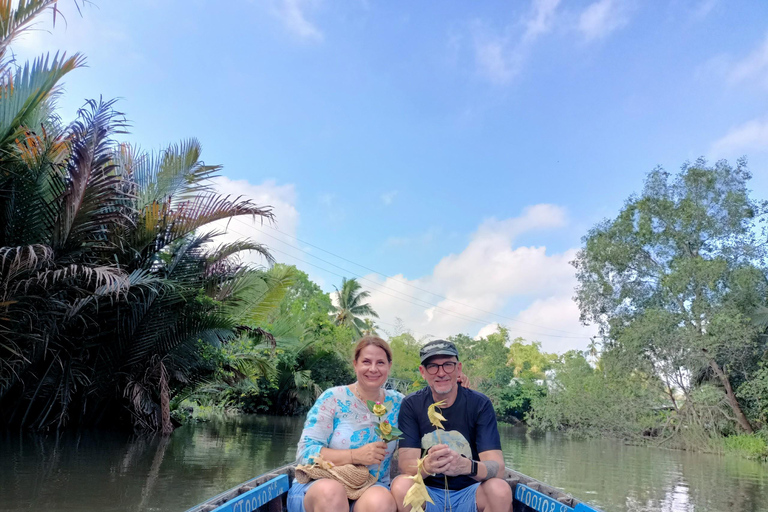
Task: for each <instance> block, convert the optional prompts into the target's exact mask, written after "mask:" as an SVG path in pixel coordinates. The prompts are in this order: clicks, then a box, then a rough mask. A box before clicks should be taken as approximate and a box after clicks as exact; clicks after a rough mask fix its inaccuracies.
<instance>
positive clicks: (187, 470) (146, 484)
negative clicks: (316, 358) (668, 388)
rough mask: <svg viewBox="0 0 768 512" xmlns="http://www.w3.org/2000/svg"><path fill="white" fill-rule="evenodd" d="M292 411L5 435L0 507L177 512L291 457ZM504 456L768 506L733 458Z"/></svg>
mask: <svg viewBox="0 0 768 512" xmlns="http://www.w3.org/2000/svg"><path fill="white" fill-rule="evenodd" d="M301 427H302V420H301V419H299V418H276V417H264V416H252V417H242V418H239V419H236V420H232V421H228V422H220V423H204V424H196V425H186V426H184V427H182V428H180V429H178V430H176V432H174V433H173V435H172V436H171V437H170V438H165V439H163V438H161V437H152V438H130V439H127V438H126V437H125V436H121V435H118V434H110V433H101V432H100V433H82V434H79V435H75V434H63V435H61V436H56V435H47V436H41V435H30V434H15V435H11V434H1V435H0V511H8V512H16V511H28V510H45V511H47V512H64V511H78V512H95V511H99V512H113V511H114V512H117V511H120V512H143V511H164V512H175V511H179V512H183V511H185V510H186V509H187V508H189V507H191V506H192V505H194V504H196V503H198V502H200V501H202V500H203V499H205V498H207V497H210V496H212V495H214V494H216V493H218V492H220V491H222V490H225V489H227V488H229V487H232V486H234V485H236V484H238V483H240V482H241V481H244V480H246V479H248V478H250V477H252V476H255V475H257V474H259V473H263V472H265V471H267V470H269V469H271V468H275V467H277V466H280V465H282V464H284V463H286V462H289V461H291V460H292V459H293V458H294V455H295V450H296V442H297V440H298V438H299V434H300V432H301ZM500 431H501V436H502V443H503V448H504V454H505V457H506V460H507V464H508V465H509V466H511V467H513V468H514V469H516V470H518V471H521V472H523V473H526V474H528V475H530V476H532V477H534V478H537V479H539V480H542V481H545V482H547V483H549V484H551V485H554V486H556V487H561V488H563V489H564V490H565V491H566V492H569V493H571V494H573V495H574V496H577V497H578V498H580V499H582V500H584V501H587V502H590V503H592V504H593V505H596V506H598V507H600V508H602V509H603V510H604V511H605V512H609V511H628V512H641V511H664V512H683V511H685V512H687V511H696V512H756V511H765V512H768V465H765V464H761V463H758V462H753V461H747V460H742V459H740V458H737V457H735V456H717V455H709V454H700V453H690V452H681V451H673V450H660V449H653V448H646V447H637V446H626V445H623V444H621V443H618V442H615V441H611V440H594V441H575V440H569V439H567V438H564V437H563V436H559V435H547V436H542V437H530V436H526V434H525V431H524V430H521V429H516V428H512V427H506V426H501V427H500Z"/></svg>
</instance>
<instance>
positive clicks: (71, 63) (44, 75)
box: [0, 53, 84, 148]
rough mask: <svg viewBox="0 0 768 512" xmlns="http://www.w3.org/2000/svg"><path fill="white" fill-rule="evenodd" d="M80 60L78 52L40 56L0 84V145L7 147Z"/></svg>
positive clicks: (82, 61)
mask: <svg viewBox="0 0 768 512" xmlns="http://www.w3.org/2000/svg"><path fill="white" fill-rule="evenodd" d="M83 63H84V59H83V57H82V56H81V55H80V54H75V55H73V56H72V57H69V58H67V57H66V56H65V55H64V54H62V55H61V57H59V54H58V53H57V54H56V55H54V57H53V59H51V58H50V56H45V57H40V58H38V59H36V60H35V61H34V62H33V63H32V64H31V65H30V64H29V63H27V64H25V65H24V67H23V68H22V69H21V70H19V71H18V72H17V74H16V75H15V76H14V78H13V84H6V85H4V86H1V87H0V98H2V101H0V148H7V147H8V145H9V144H10V143H12V142H13V141H14V139H16V138H17V137H19V136H20V135H22V134H23V130H24V127H26V126H29V121H30V120H31V119H32V118H33V116H34V113H35V110H36V109H37V108H39V107H40V105H41V104H42V103H43V102H44V101H45V100H46V99H47V98H49V97H50V95H51V93H52V92H53V91H54V88H55V87H56V85H57V83H58V82H59V80H61V78H62V77H63V76H64V75H66V74H67V73H69V72H70V71H72V70H73V69H75V68H77V67H80V66H82V65H83Z"/></svg>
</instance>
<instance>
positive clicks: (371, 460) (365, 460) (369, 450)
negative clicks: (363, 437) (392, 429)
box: [351, 441, 387, 466]
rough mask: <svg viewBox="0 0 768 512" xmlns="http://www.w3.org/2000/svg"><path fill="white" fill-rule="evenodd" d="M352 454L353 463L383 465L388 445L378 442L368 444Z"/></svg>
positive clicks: (356, 449)
mask: <svg viewBox="0 0 768 512" xmlns="http://www.w3.org/2000/svg"><path fill="white" fill-rule="evenodd" d="M351 452H352V462H353V463H355V464H362V465H364V466H371V465H373V464H379V463H381V461H383V460H384V457H386V456H387V443H385V442H384V441H376V442H375V443H368V444H366V445H365V446H361V447H360V448H355V449H354V450H351Z"/></svg>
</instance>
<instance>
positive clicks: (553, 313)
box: [513, 278, 598, 354]
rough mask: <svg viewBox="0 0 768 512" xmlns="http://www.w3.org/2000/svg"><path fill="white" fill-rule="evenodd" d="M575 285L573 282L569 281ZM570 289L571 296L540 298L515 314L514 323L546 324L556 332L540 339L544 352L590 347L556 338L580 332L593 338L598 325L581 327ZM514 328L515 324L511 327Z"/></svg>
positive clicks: (584, 340) (580, 342)
mask: <svg viewBox="0 0 768 512" xmlns="http://www.w3.org/2000/svg"><path fill="white" fill-rule="evenodd" d="M571 284H572V285H573V286H575V285H576V279H575V278H574V279H573V280H572V281H571ZM572 295H573V288H571V291H570V293H565V292H564V293H561V294H557V295H552V296H550V297H546V298H543V299H537V300H535V301H534V302H533V304H531V305H530V307H528V309H526V310H524V311H521V312H520V314H518V315H517V318H516V319H517V320H519V321H520V322H525V324H524V325H526V326H527V327H528V328H530V329H536V328H535V327H530V326H529V325H528V324H534V325H546V326H547V327H549V328H550V329H553V330H555V332H554V333H553V334H554V336H549V337H546V338H541V341H542V347H543V348H544V350H546V351H547V352H557V353H559V354H562V353H563V352H567V351H568V350H571V349H579V350H584V349H585V348H586V347H587V345H588V344H589V340H588V339H579V340H576V339H573V338H567V337H558V336H570V335H569V334H568V333H581V334H582V335H583V336H596V335H597V333H598V331H597V326H594V325H592V326H588V327H584V326H583V325H581V322H580V320H579V307H578V305H577V304H576V302H575V301H574V300H573V298H572ZM513 325H514V324H513Z"/></svg>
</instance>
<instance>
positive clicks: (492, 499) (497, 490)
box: [477, 478, 512, 510]
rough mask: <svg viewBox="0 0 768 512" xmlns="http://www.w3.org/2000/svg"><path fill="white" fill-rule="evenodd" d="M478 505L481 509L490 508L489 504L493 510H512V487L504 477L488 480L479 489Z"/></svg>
mask: <svg viewBox="0 0 768 512" xmlns="http://www.w3.org/2000/svg"><path fill="white" fill-rule="evenodd" d="M477 505H478V508H480V509H481V510H488V509H489V508H488V507H489V506H491V507H492V508H493V510H511V509H512V488H511V487H510V486H509V484H508V483H507V482H506V480H504V479H502V478H491V479H489V480H486V481H485V482H483V483H482V484H480V487H479V488H478V490H477Z"/></svg>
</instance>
